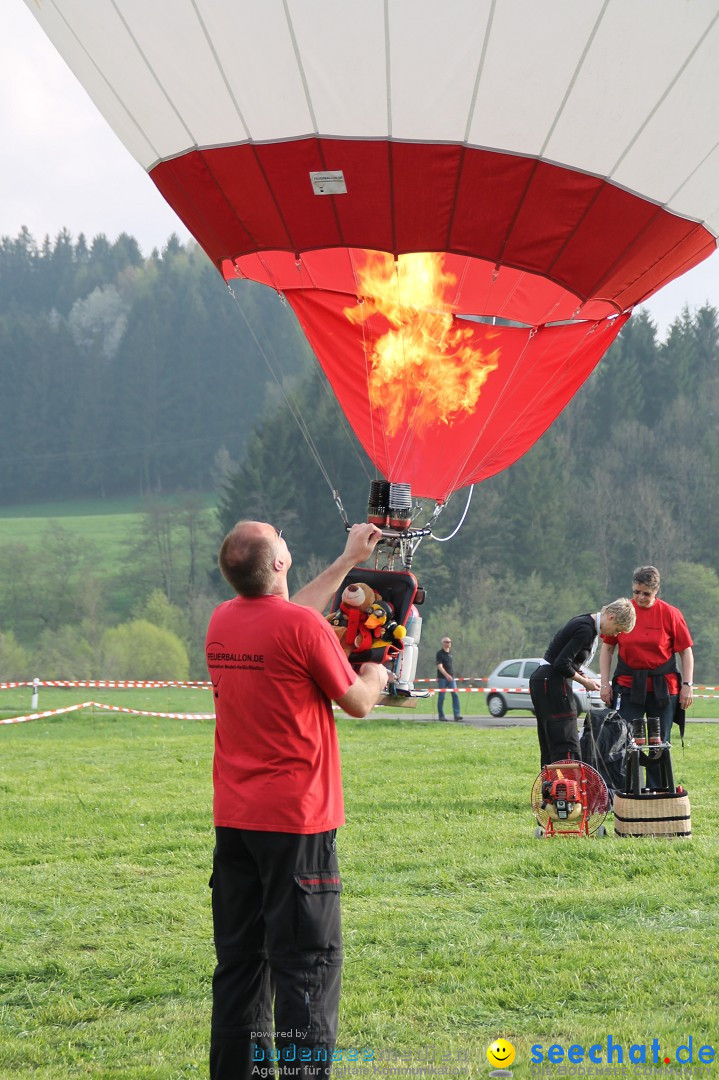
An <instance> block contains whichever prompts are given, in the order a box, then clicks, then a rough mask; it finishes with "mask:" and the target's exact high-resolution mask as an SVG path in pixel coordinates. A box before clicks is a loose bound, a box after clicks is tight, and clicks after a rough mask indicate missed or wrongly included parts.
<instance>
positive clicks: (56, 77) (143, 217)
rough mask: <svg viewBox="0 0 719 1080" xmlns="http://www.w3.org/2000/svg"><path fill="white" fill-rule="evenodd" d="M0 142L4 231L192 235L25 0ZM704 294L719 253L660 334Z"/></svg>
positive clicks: (693, 278) (683, 284)
mask: <svg viewBox="0 0 719 1080" xmlns="http://www.w3.org/2000/svg"><path fill="white" fill-rule="evenodd" d="M88 2H92V0H88ZM148 3H151V0H148ZM0 147H1V148H2V161H1V166H0V236H16V235H17V233H18V232H19V230H20V228H21V227H22V226H23V225H26V226H27V227H28V229H29V230H30V232H31V233H32V234H33V236H34V237H35V239H36V240H38V241H41V240H42V239H43V238H44V236H45V235H46V234H49V235H50V236H51V237H53V236H55V235H56V234H57V233H58V232H59V230H60V229H61V228H63V227H67V228H68V229H69V230H70V232H71V233H72V235H73V236H77V235H78V233H81V232H83V233H85V235H86V236H87V237H89V238H92V237H93V236H95V235H97V233H105V234H106V235H107V236H108V238H109V239H110V240H114V239H115V238H116V237H117V236H118V234H119V233H121V232H127V233H130V234H131V235H132V236H134V237H135V238H136V239H137V240H138V242H139V244H140V247H141V248H142V250H143V252H144V253H145V254H146V255H147V254H149V253H150V251H152V249H153V247H158V248H162V246H163V245H164V243H165V242H166V240H167V238H168V236H169V235H170V234H171V233H172V232H176V233H177V235H178V236H179V237H180V238H181V239H182V240H186V239H187V238H188V235H189V234H188V233H187V230H186V229H185V227H184V226H183V225H182V223H181V222H180V220H179V218H177V216H176V215H175V213H174V212H173V211H172V210H171V209H170V207H169V206H168V205H167V203H166V202H165V201H164V199H163V198H162V197H161V196H160V195H159V194H158V192H157V190H156V189H155V186H154V184H153V183H152V181H151V180H150V179H149V178H148V176H147V175H146V174H145V172H144V170H143V169H141V168H140V166H139V165H137V164H136V162H135V161H134V160H133V158H131V157H130V155H129V154H128V152H127V151H126V150H125V149H124V148H123V147H122V145H121V144H120V142H119V140H118V139H117V138H116V136H115V135H114V134H113V133H112V132H111V131H110V129H109V128H108V126H107V125H106V123H105V121H104V120H103V119H102V117H101V116H100V115H99V113H98V112H97V111H96V109H95V107H94V106H93V105H92V103H91V102H90V100H89V99H88V97H87V95H86V94H85V92H84V90H82V89H81V87H80V86H79V85H78V83H77V81H76V80H75V78H74V76H73V75H72V73H71V72H70V71H69V70H68V68H67V67H66V66H65V63H64V61H63V60H62V59H61V58H60V56H59V55H58V53H57V52H56V51H55V49H54V48H53V46H52V45H51V44H50V42H49V40H48V39H47V38H46V37H45V35H44V34H43V32H42V30H41V29H40V27H39V25H38V23H37V22H36V21H35V19H34V18H33V16H32V15H31V14H30V12H29V11H28V9H27V8H26V7H25V4H24V3H23V2H22V0H0ZM707 300H708V301H709V302H710V303H712V304H713V305H714V306H715V307H719V254H715V255H713V256H712V257H711V258H710V259H708V260H706V261H705V262H704V263H702V265H701V266H698V267H696V268H695V269H694V270H692V271H690V272H689V273H688V274H685V275H684V276H683V277H681V278H680V279H679V280H678V281H674V282H672V283H671V284H670V285H668V286H667V287H666V288H664V289H662V290H661V291H660V292H659V294H658V295H657V296H656V297H653V298H652V300H651V301H650V302H649V303H648V304H647V305H646V306H647V307H648V308H649V311H650V312H651V315H652V317H653V319H654V321H655V322H656V324H657V326H658V328H659V332H660V335H662V336H663V335H664V333H665V331H666V328H667V326H668V325H669V323H671V322H672V320H673V319H674V318H675V317H676V316H677V315H678V314H679V313H680V312H681V310H682V308H683V307H684V305H685V304H689V306H690V307H692V308H695V307H698V306H700V305H701V304H703V303H704V302H705V301H707Z"/></svg>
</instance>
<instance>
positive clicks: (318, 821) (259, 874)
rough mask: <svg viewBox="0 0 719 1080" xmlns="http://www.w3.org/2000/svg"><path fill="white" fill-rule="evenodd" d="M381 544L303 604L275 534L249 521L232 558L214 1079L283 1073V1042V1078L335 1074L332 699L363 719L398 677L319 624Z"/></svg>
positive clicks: (216, 664)
mask: <svg viewBox="0 0 719 1080" xmlns="http://www.w3.org/2000/svg"><path fill="white" fill-rule="evenodd" d="M380 537H381V531H380V530H379V529H378V528H376V526H374V525H369V524H367V525H355V526H353V527H352V529H351V531H350V533H349V536H348V539H347V545H346V547H345V550H344V552H343V554H342V555H341V556H340V557H339V559H337V560H336V561H335V562H334V563H333V564H332V565H331V566H330V567H329V568H328V569H327V570H325V571H324V573H322V574H320V576H319V577H318V578H316V579H315V580H314V581H313V582H311V583H310V584H309V585H307V586H305V587H304V588H303V589H302V590H300V592H299V593H297V594H296V595H295V596H294V597H293V600H292V601H290V599H289V593H288V588H287V574H288V571H289V569H290V566H291V565H292V556H291V555H290V552H289V549H288V547H287V544H286V542H285V540H284V538H283V537H282V533H281V532H278V531H277V530H276V529H275V528H273V526H271V525H268V524H266V523H265V522H258V521H244V522H239V523H238V524H237V525H236V526H235V527H234V529H232V531H231V532H230V533H228V535H227V536H226V537H225V540H224V541H223V544H222V547H221V549H220V557H219V564H220V569H221V570H222V573H223V574H224V576H225V578H226V579H227V581H228V582H229V583H230V585H232V587H233V588H234V589H235V591H236V592H237V594H238V595H237V596H236V597H235V598H234V599H233V600H228V601H227V602H226V603H224V604H220V606H219V607H218V608H217V609H216V610H215V612H214V613H213V615H212V618H211V619H210V624H209V627H208V631H207V642H206V652H207V666H208V669H209V672H210V678H211V680H212V686H213V691H214V698H215V713H216V728H215V758H214V768H213V781H214V819H215V834H216V846H215V855H214V861H213V877H212V886H213V897H212V911H213V921H214V935H215V948H216V952H217V967H216V969H215V974H214V978H213V1011H212V1033H211V1045H210V1075H211V1077H212V1078H213V1080H227V1078H230V1077H231V1078H233V1080H236V1078H240V1077H243V1078H244V1077H250V1076H252V1073H253V1069H255V1068H256V1067H257V1065H260V1067H267V1066H268V1065H270V1064H272V1059H271V1057H270V1053H271V1051H272V1047H273V1044H274V1057H275V1063H276V1066H277V1067H279V1068H281V1067H282V1065H283V1064H284V1063H285V1062H286V1063H287V1068H288V1069H298V1070H299V1071H297V1072H295V1073H294V1075H295V1076H304V1075H305V1070H307V1071H306V1075H308V1076H309V1075H312V1076H314V1077H323V1076H329V1073H330V1069H331V1057H332V1050H333V1048H334V1043H335V1038H336V1031H337V1015H338V1007H339V993H340V973H341V964H342V939H341V932H340V910H339V894H340V890H341V882H340V875H339V868H338V864H337V854H336V847H335V833H336V830H337V828H338V827H339V826H340V825H343V824H344V805H343V798H342V776H341V771H340V758H339V746H338V741H337V731H336V728H335V722H334V717H333V713H332V705H331V702H332V701H336V702H337V703H338V704H339V705H340V706H341V707H342V708H343V709H344V710H345V711H346V712H348V713H349V714H350V715H351V716H356V717H362V716H366V715H367V714H368V713H369V712H370V710H371V709H372V707H373V705H375V704H376V702H377V701H378V700H379V698H380V696H381V694H382V691H383V690H384V688H385V686H386V684H387V680H388V672H387V669H386V668H385V667H383V666H382V665H381V664H365V665H363V667H362V668H361V669H360V671H359V673H357V672H355V671H354V670H353V668H351V667H350V665H349V664H348V662H347V659H346V657H345V654H344V652H343V651H342V649H341V648H340V646H339V644H338V641H337V636H336V634H335V633H334V631H333V630H332V629H331V628H330V626H329V624H328V623H327V622H326V621H325V620H324V619H323V618H322V616H321V614H320V612H321V611H322V610H323V609H324V608H325V607H326V605H327V603H328V602H329V600H330V598H331V597H332V595H333V594H334V592H335V591H336V589H337V588H338V587H339V585H340V584H341V582H342V579H343V578H344V576H345V574H346V573H347V571H348V570H350V569H351V568H352V567H353V566H355V565H356V564H357V563H361V562H364V561H365V560H366V559H367V558H369V556H370V554H371V553H372V551H373V550H374V547H375V546H376V544H377V541H378V540H379V539H380ZM273 996H274V1017H273V1008H272V1001H273ZM278 1054H279V1062H278V1061H277V1055H278ZM263 1062H264V1066H263V1064H262V1063H263ZM315 1070H319V1071H315Z"/></svg>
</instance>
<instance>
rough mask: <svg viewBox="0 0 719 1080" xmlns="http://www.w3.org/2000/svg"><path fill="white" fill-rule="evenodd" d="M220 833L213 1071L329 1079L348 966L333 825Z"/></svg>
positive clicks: (225, 1078)
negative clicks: (307, 830)
mask: <svg viewBox="0 0 719 1080" xmlns="http://www.w3.org/2000/svg"><path fill="white" fill-rule="evenodd" d="M215 833H216V846H215V854H214V859H213V872H212V881H211V885H212V916H213V923H214V934H215V950H216V953H217V967H216V968H215V974H214V977H213V980H212V1031H211V1040H210V1076H211V1078H212V1080H245V1078H249V1077H252V1075H253V1069H255V1070H257V1069H258V1068H259V1069H260V1070H263V1069H265V1068H273V1069H274V1070H276V1071H275V1072H273V1073H266V1074H265V1075H267V1076H272V1077H275V1076H292V1077H296V1078H303V1077H305V1076H312V1077H313V1078H314V1080H323V1078H325V1077H329V1075H330V1071H331V1059H332V1053H333V1050H334V1046H335V1039H336V1036H337V1018H338V1010H339V997H340V981H341V971H342V935H341V928H340V892H341V888H342V886H341V882H340V875H339V868H338V865H337V852H336V846H335V830H334V829H333V830H332V831H330V832H324V833H313V834H311V835H307V836H304V835H299V834H294V833H277V832H256V831H250V830H247V829H228V828H219V827H218V828H217V829H216V830H215ZM273 1003H274V1015H273ZM254 1075H255V1077H257V1076H259V1075H262V1073H261V1072H257V1071H255V1073H254Z"/></svg>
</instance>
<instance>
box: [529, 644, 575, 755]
mask: <svg viewBox="0 0 719 1080" xmlns="http://www.w3.org/2000/svg"><path fill="white" fill-rule="evenodd" d="M529 696H530V697H531V699H532V708H533V709H534V713H535V716H536V717H537V736H538V738H539V758H540V764H541V765H542V766H544V765H550V764H551V763H552V762H553V761H563V760H565V759H566V758H573V759H574V760H575V761H581V760H582V755H581V753H580V750H579V733H578V731H577V710H576V707H575V704H574V691H573V690H572V683H571V681H570V680H569V679H565V678H564V676H562V675H560V674H559V673H558V672H556V671H555V670H554V668H553V667H552V666H551V664H540V666H539V667H538V668H536V669H535V670H534V671H533V672H532V674H531V675H530V677H529Z"/></svg>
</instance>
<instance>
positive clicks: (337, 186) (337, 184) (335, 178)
mask: <svg viewBox="0 0 719 1080" xmlns="http://www.w3.org/2000/svg"><path fill="white" fill-rule="evenodd" d="M310 180H311V181H312V190H313V191H314V193H315V195H346V194H347V185H346V184H345V174H344V173H343V172H342V170H341V169H338V170H336V171H335V172H311V173H310Z"/></svg>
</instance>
